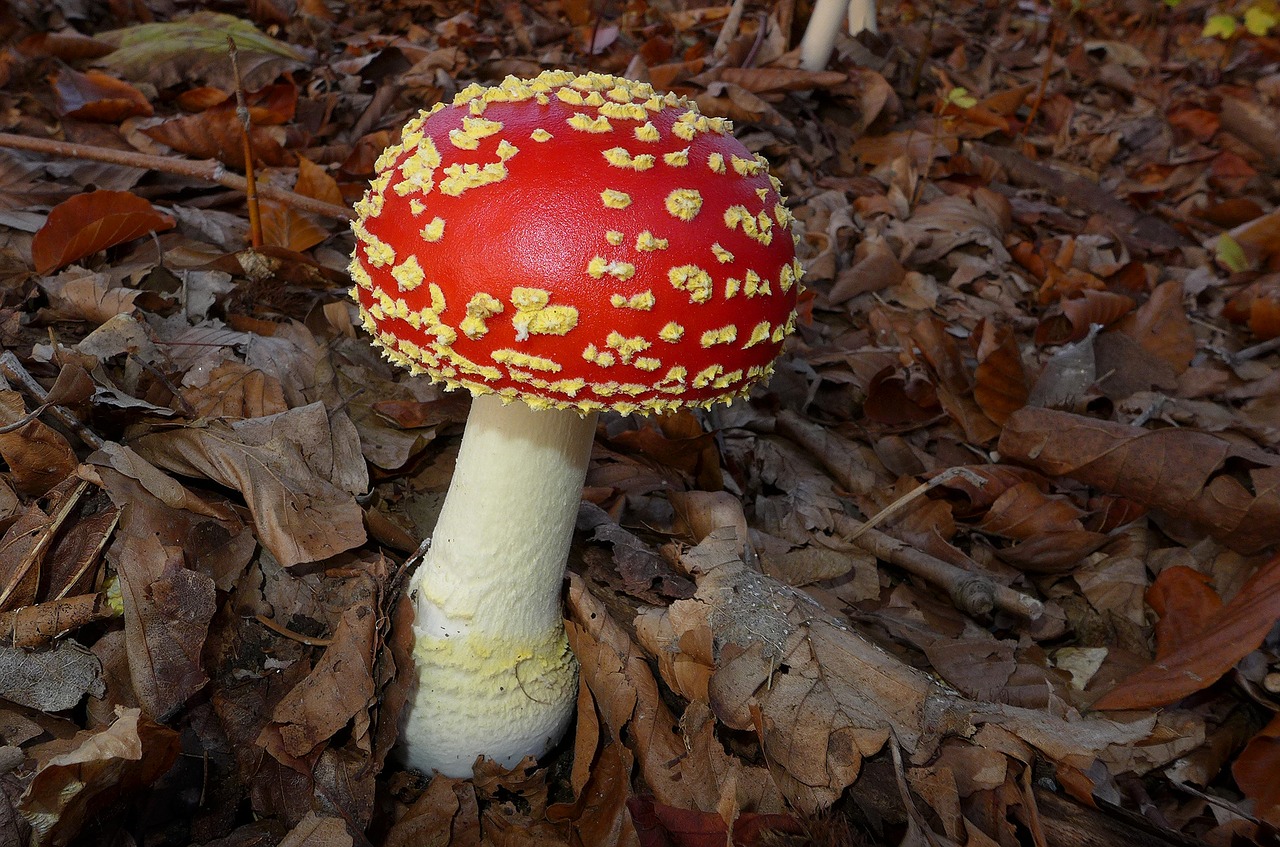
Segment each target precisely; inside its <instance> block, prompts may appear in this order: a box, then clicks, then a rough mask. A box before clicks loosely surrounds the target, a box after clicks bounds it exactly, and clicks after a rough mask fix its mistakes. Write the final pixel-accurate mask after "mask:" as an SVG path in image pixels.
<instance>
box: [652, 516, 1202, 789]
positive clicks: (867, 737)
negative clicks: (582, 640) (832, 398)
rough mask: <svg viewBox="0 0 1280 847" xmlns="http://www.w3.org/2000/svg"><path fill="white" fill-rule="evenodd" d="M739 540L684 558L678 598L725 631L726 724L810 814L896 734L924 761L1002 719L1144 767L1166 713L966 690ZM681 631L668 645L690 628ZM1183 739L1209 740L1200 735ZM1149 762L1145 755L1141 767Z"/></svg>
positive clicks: (1080, 752) (1081, 762)
mask: <svg viewBox="0 0 1280 847" xmlns="http://www.w3.org/2000/svg"><path fill="white" fill-rule="evenodd" d="M736 545H737V539H736V537H735V536H734V534H733V532H732V530H729V531H726V530H717V531H716V532H715V533H712V535H710V536H708V538H707V539H706V540H705V541H703V543H702V544H700V545H698V547H695V548H693V549H692V550H690V551H688V552H687V553H686V554H685V555H684V556H682V562H683V563H684V564H685V565H686V567H688V568H689V570H690V571H691V573H693V574H694V575H695V576H696V577H697V581H698V594H697V595H696V596H695V597H694V598H693V599H691V600H685V601H678V603H676V604H672V606H673V607H674V606H676V605H679V604H685V606H686V609H688V610H689V611H690V614H688V615H687V616H686V619H685V621H684V623H683V626H685V627H689V628H696V627H708V628H710V630H711V632H712V633H713V635H714V638H715V642H714V643H715V644H716V649H717V651H718V656H717V662H716V670H715V673H714V676H713V677H712V678H711V681H710V687H709V696H710V705H711V708H712V710H713V711H714V712H715V714H716V716H717V717H718V718H719V719H720V721H721V723H723V724H724V725H726V726H728V727H730V728H732V729H739V730H744V731H754V732H755V733H757V734H758V736H759V738H760V741H761V744H762V748H763V752H764V754H765V756H767V757H768V760H769V761H770V762H771V763H772V766H773V777H774V780H775V781H776V782H777V784H778V787H779V788H781V789H782V791H783V793H784V794H785V796H786V798H787V800H788V802H789V803H791V804H792V805H793V806H794V807H796V808H798V809H800V810H801V811H802V812H807V813H808V812H814V811H817V810H818V809H821V808H825V807H827V806H829V805H830V804H831V803H833V802H834V801H835V800H836V798H838V797H839V796H840V795H841V794H842V793H843V791H844V790H845V789H846V788H847V787H848V786H849V785H851V784H853V782H854V781H855V780H856V779H857V777H858V774H859V772H860V770H861V765H862V761H863V759H864V758H865V757H868V756H871V755H873V754H874V753H876V752H878V751H880V750H881V749H882V748H883V747H884V745H885V744H886V743H887V742H888V741H889V739H890V738H893V739H894V743H895V744H896V745H897V746H899V747H900V748H901V749H902V752H903V754H904V755H905V756H906V757H907V758H908V759H909V760H910V761H911V762H912V763H913V764H922V763H924V762H926V761H928V760H929V759H930V758H931V756H932V752H933V751H934V750H935V749H936V748H937V745H938V742H939V740H940V739H941V738H944V737H946V736H950V735H960V736H970V735H971V734H972V733H973V732H974V731H975V728H976V727H978V726H983V725H995V726H997V727H1001V728H1003V729H1005V730H1007V731H1009V732H1011V733H1013V734H1014V735H1016V736H1017V737H1019V738H1021V739H1023V740H1024V741H1025V742H1027V743H1028V744H1030V745H1031V746H1033V747H1035V748H1036V749H1037V750H1039V751H1040V752H1041V753H1042V754H1044V755H1045V756H1046V757H1048V758H1049V759H1050V760H1051V761H1054V762H1056V763H1058V764H1059V765H1060V766H1062V767H1064V768H1079V769H1084V768H1086V767H1088V765H1089V764H1091V763H1092V762H1093V761H1094V760H1095V759H1101V760H1102V761H1103V762H1105V763H1106V764H1107V766H1108V768H1114V769H1116V770H1123V769H1130V768H1133V767H1135V763H1134V761H1133V757H1134V755H1136V754H1134V753H1133V752H1131V750H1132V748H1133V746H1134V745H1135V744H1137V743H1138V742H1140V741H1142V740H1143V739H1145V738H1147V737H1148V736H1149V735H1150V734H1151V732H1152V731H1153V730H1154V728H1155V726H1156V723H1155V720H1154V718H1152V719H1147V720H1145V721H1144V720H1139V721H1134V722H1131V723H1128V724H1123V723H1119V722H1115V721H1110V720H1104V719H1097V718H1088V719H1085V718H1080V717H1079V716H1077V715H1074V714H1070V713H1068V715H1067V716H1065V717H1064V716H1060V715H1057V714H1053V713H1049V712H1043V711H1039V710H1032V709H1025V708H1018V707H1014V706H1008V705H1004V704H999V703H990V702H982V701H974V700H967V699H965V698H963V697H960V696H959V695H957V694H956V693H955V692H953V691H951V690H949V689H946V688H945V687H943V686H942V685H941V684H940V683H938V682H936V681H934V680H933V679H932V678H930V677H928V676H926V675H925V674H923V673H922V672H920V671H918V670H916V669H914V668H911V667H910V666H908V665H906V664H904V663H903V662H901V661H900V660H899V659H897V658H895V657H893V656H891V655H890V654H889V653H887V652H885V651H884V650H882V649H881V648H879V647H877V646H875V645H874V644H872V643H871V642H870V641H868V640H867V639H865V638H864V637H862V636H861V635H860V634H858V633H857V632H856V631H855V630H853V629H852V628H851V627H850V626H849V625H848V624H847V623H845V622H843V621H842V620H841V619H839V618H837V617H834V616H832V615H830V614H828V613H827V612H825V611H824V610H822V608H821V607H820V606H819V605H818V604H817V603H816V602H815V601H814V600H813V599H812V598H810V597H809V596H808V595H807V594H805V593H804V592H802V591H798V590H796V589H793V588H791V587H789V586H786V585H782V584H780V583H778V582H776V581H775V580H772V579H770V578H768V577H766V576H763V575H762V574H759V573H757V572H754V571H752V570H750V569H748V568H747V567H745V565H743V563H742V561H741V559H740V558H739V557H738V556H737V554H736V552H735V550H736ZM692 607H698V608H692ZM673 633H674V635H675V638H676V640H675V642H673V643H672V644H668V645H667V649H672V648H673V647H678V645H679V637H680V636H681V635H682V634H683V632H682V631H680V630H676V629H675V628H674V627H673ZM1183 736H1184V737H1187V740H1188V743H1190V744H1191V745H1193V746H1194V744H1195V743H1198V742H1197V741H1196V740H1195V738H1194V733H1192V732H1184V733H1183ZM1182 752H1185V749H1184V747H1183V746H1175V747H1171V748H1170V749H1163V750H1159V751H1155V752H1151V751H1148V752H1147V753H1144V754H1143V755H1144V756H1147V757H1148V758H1154V759H1159V760H1162V761H1165V762H1167V761H1170V760H1171V759H1172V758H1176V756H1178V755H1180V754H1181V753H1182ZM1148 764H1149V763H1148V761H1147V759H1145V758H1144V759H1143V764H1142V765H1141V766H1142V767H1146V766H1148ZM686 807H688V806H687V805H686Z"/></svg>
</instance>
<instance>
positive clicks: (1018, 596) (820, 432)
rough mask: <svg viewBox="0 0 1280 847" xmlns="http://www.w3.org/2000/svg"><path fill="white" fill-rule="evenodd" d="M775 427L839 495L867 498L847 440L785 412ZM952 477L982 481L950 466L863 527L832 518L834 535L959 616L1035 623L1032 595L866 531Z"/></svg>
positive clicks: (868, 482)
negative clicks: (927, 588) (926, 587)
mask: <svg viewBox="0 0 1280 847" xmlns="http://www.w3.org/2000/svg"><path fill="white" fill-rule="evenodd" d="M775 425H776V427H777V432H778V434H779V435H782V436H783V437H785V438H788V439H790V440H792V441H794V442H795V443H796V444H798V445H799V446H801V447H803V448H804V449H805V450H808V451H809V452H810V453H811V454H812V455H813V456H814V458H816V459H817V460H818V461H819V462H820V463H821V464H822V466H823V468H824V469H825V470H826V471H827V473H829V474H831V477H832V478H833V479H834V480H835V481H836V482H837V483H839V484H840V486H841V487H842V488H843V489H844V490H845V491H849V492H852V493H854V494H867V493H869V492H870V491H871V490H872V489H873V488H874V487H875V485H876V479H875V475H874V474H873V473H872V472H871V470H870V468H868V467H867V464H866V462H865V461H864V460H863V459H862V457H861V455H859V453H858V450H857V447H855V446H854V445H853V444H852V443H851V442H850V441H849V440H848V439H845V438H843V437H841V436H840V435H838V434H836V433H834V432H831V431H830V430H829V429H827V428H826V427H821V426H819V425H817V424H815V423H813V422H812V421H809V420H806V419H805V418H804V417H803V416H801V415H798V414H796V413H795V412H792V411H790V410H783V411H782V412H779V413H778V416H777V418H776V419H775ZM958 476H961V477H964V478H966V479H969V480H970V481H971V482H973V483H974V484H976V485H978V486H981V485H982V484H983V482H984V480H982V479H981V477H978V476H977V475H976V474H974V473H973V472H972V471H970V470H968V469H967V468H951V469H950V470H948V471H944V472H943V473H940V474H938V476H936V477H934V478H933V479H932V480H931V481H930V482H927V483H925V484H924V485H922V486H920V487H919V488H917V489H915V490H914V491H912V492H910V493H909V494H907V495H906V496H905V497H902V498H899V499H898V500H897V501H896V502H894V503H892V504H890V505H889V507H888V508H885V509H882V510H881V511H880V512H879V513H878V514H877V515H876V516H875V517H874V518H872V519H871V520H870V521H868V522H867V523H863V522H861V521H858V520H855V519H854V518H851V517H849V516H847V515H839V514H837V515H834V517H835V521H836V531H837V532H839V533H840V535H841V536H842V537H844V538H846V539H848V540H850V541H853V543H854V544H857V545H858V546H859V547H861V548H862V549H863V550H866V551H867V552H868V553H871V554H872V555H873V556H876V557H877V558H880V559H883V560H884V561H886V562H890V563H892V564H894V565H897V566H898V567H900V568H902V569H903V570H904V571H907V572H908V573H911V574H915V575H916V576H918V577H920V578H921V579H923V580H925V581H926V582H929V583H932V584H933V585H937V586H939V587H941V588H943V589H945V590H946V591H947V593H948V594H949V595H950V596H951V599H952V602H953V603H955V605H956V607H957V608H959V609H960V610H962V611H964V612H967V613H969V614H971V615H985V614H987V613H988V612H990V611H991V610H992V609H1000V610H1001V611H1005V612H1009V613H1010V614H1014V615H1018V616H1019V617H1023V618H1028V619H1030V620H1035V619H1036V618H1038V617H1040V615H1042V614H1043V613H1044V605H1043V604H1042V603H1041V602H1040V601H1039V600H1037V599H1035V598H1034V597H1028V596H1027V595H1025V594H1022V593H1019V592H1017V591H1014V590H1013V589H1012V588H1009V587H1007V586H1003V585H1000V584H998V583H996V582H995V581H994V580H992V579H990V578H988V577H986V576H984V575H982V574H981V573H978V572H973V571H967V570H965V569H963V568H958V567H956V566H955V565H952V564H950V563H948V562H944V561H942V560H941V559H938V558H935V557H933V556H930V555H929V554H927V553H924V552H922V551H920V550H917V549H915V548H914V547H911V546H910V545H908V544H907V543H906V542H904V541H901V540H899V539H897V538H894V537H893V536H892V535H888V534H886V533H883V532H880V531H879V530H877V529H873V528H872V527H874V526H875V525H876V524H878V523H880V522H881V521H883V520H885V519H886V518H888V517H890V516H891V515H893V514H894V513H896V512H898V511H901V509H902V507H903V506H905V505H906V504H907V503H909V502H911V501H912V500H914V499H915V498H917V497H920V496H921V495H922V494H924V492H926V491H928V490H929V489H930V488H932V487H935V486H938V485H941V484H943V483H945V482H949V481H950V480H952V479H954V478H956V477H958ZM974 567H975V568H977V567H978V565H977V564H976V563H975V564H974Z"/></svg>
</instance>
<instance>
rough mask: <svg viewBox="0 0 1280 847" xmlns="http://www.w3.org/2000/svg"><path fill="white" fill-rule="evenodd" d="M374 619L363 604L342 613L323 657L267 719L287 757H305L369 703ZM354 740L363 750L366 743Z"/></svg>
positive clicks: (368, 608) (371, 611) (369, 610)
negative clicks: (361, 745)
mask: <svg viewBox="0 0 1280 847" xmlns="http://www.w3.org/2000/svg"><path fill="white" fill-rule="evenodd" d="M375 621H376V616H375V614H374V610H373V609H371V608H370V607H369V606H367V605H366V606H356V607H353V608H350V609H347V611H346V612H345V613H344V614H343V615H342V620H341V621H340V622H339V624H338V629H337V631H335V632H334V633H333V636H332V638H331V643H330V645H329V646H328V647H327V648H325V651H324V656H323V657H321V659H320V661H319V662H317V663H316V666H315V668H314V669H313V670H312V671H311V673H310V674H309V675H308V676H307V678H306V679H304V680H302V682H300V683H298V685H296V686H294V688H293V690H292V691H290V692H289V693H288V694H287V695H286V696H285V697H284V699H282V700H281V701H280V702H279V703H277V704H276V707H275V709H274V710H273V711H272V713H271V718H272V720H273V721H274V722H275V723H276V724H277V727H276V731H277V732H278V733H279V737H280V741H281V743H282V745H283V749H284V751H285V752H286V753H288V754H289V755H290V756H293V757H295V758H302V757H304V756H307V755H308V754H309V753H310V752H311V751H312V750H313V749H314V748H315V747H316V745H317V744H320V743H321V742H323V741H327V740H328V739H330V738H332V737H333V735H334V733H336V732H337V731H338V730H340V729H342V728H343V727H344V726H346V725H347V724H348V723H350V722H351V720H352V719H353V718H355V717H356V716H357V715H358V714H359V713H360V712H361V711H363V710H365V709H368V708H369V706H370V705H371V704H372V701H373V693H374V691H373V676H372V673H373V666H372V660H373V645H374V624H375ZM356 741H357V742H361V741H363V742H364V743H363V746H364V747H365V748H366V749H368V742H367V740H366V739H362V738H356ZM268 749H270V748H268Z"/></svg>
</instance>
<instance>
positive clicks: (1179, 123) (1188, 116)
mask: <svg viewBox="0 0 1280 847" xmlns="http://www.w3.org/2000/svg"><path fill="white" fill-rule="evenodd" d="M1169 123H1170V124H1172V125H1173V126H1175V127H1177V128H1178V129H1181V130H1183V131H1185V132H1186V133H1187V134H1188V135H1190V136H1191V137H1192V138H1194V139H1195V140H1196V141H1199V142H1200V143H1201V144H1204V143H1206V142H1208V141H1209V139H1211V138H1213V137H1214V136H1215V135H1217V134H1218V127H1219V126H1220V125H1221V121H1220V120H1219V119H1218V115H1217V113H1216V112H1210V111H1209V110H1207V109H1195V108H1185V109H1177V110H1175V111H1172V112H1170V113H1169Z"/></svg>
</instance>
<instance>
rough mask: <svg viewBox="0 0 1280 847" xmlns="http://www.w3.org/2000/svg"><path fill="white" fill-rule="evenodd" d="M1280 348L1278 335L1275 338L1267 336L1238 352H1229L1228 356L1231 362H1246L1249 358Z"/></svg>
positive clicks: (1279, 336)
mask: <svg viewBox="0 0 1280 847" xmlns="http://www.w3.org/2000/svg"><path fill="white" fill-rule="evenodd" d="M1276 350H1280V335H1277V336H1276V337H1275V338H1269V339H1267V340H1266V341H1263V342H1260V343H1258V344H1255V345H1253V346H1252V347H1246V348H1244V349H1243V350H1240V351H1239V352H1236V353H1232V354H1230V355H1229V356H1228V357H1227V358H1229V359H1230V360H1231V361H1232V362H1247V361H1249V360H1250V359H1256V358H1258V357H1259V356H1263V355H1266V354H1267V353H1271V352H1273V351H1276Z"/></svg>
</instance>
